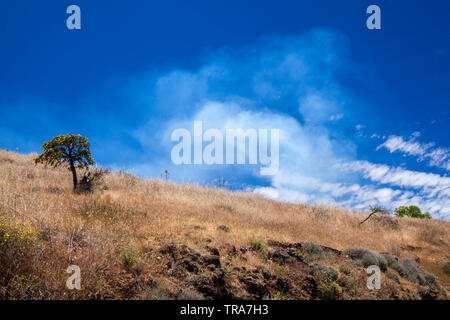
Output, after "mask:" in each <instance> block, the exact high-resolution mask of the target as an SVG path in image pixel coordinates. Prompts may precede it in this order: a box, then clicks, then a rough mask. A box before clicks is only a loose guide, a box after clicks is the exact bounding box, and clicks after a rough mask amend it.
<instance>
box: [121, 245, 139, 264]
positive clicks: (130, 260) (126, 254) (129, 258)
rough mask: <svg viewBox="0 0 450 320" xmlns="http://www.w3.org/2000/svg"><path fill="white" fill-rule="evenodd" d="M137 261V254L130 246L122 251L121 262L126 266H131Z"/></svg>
mask: <svg viewBox="0 0 450 320" xmlns="http://www.w3.org/2000/svg"><path fill="white" fill-rule="evenodd" d="M136 262H137V255H136V253H135V252H134V250H133V249H132V248H127V249H125V250H124V251H123V252H122V263H123V265H124V266H125V267H126V268H131V267H132V266H134V264H135V263H136Z"/></svg>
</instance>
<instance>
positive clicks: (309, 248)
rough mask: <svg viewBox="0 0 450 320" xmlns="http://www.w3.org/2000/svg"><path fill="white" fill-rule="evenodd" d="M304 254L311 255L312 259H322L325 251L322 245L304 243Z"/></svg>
mask: <svg viewBox="0 0 450 320" xmlns="http://www.w3.org/2000/svg"><path fill="white" fill-rule="evenodd" d="M302 249H303V253H305V254H307V255H309V256H310V257H311V258H320V257H322V256H323V249H322V247H321V246H320V245H318V244H316V243H314V242H304V243H302Z"/></svg>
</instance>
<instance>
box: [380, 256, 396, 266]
mask: <svg viewBox="0 0 450 320" xmlns="http://www.w3.org/2000/svg"><path fill="white" fill-rule="evenodd" d="M380 256H382V257H383V258H384V260H385V261H386V263H387V265H388V266H389V267H390V266H392V265H394V264H396V263H398V261H397V259H395V257H394V256H393V255H392V254H390V253H382V254H381V255H380Z"/></svg>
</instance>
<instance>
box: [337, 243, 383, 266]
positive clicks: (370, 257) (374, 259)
mask: <svg viewBox="0 0 450 320" xmlns="http://www.w3.org/2000/svg"><path fill="white" fill-rule="evenodd" d="M344 254H347V255H348V256H350V258H352V259H353V260H357V261H359V262H360V263H361V264H362V265H363V266H364V267H366V268H367V267H368V266H372V265H375V266H379V267H380V270H382V271H385V270H386V269H387V264H388V263H387V261H386V259H385V258H384V257H383V256H382V255H379V254H375V253H373V252H372V251H370V250H368V249H364V248H349V249H346V250H345V251H344Z"/></svg>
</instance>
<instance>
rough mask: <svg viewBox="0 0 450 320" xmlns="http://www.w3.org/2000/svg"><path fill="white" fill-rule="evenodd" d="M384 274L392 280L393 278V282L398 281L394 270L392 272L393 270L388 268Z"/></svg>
mask: <svg viewBox="0 0 450 320" xmlns="http://www.w3.org/2000/svg"><path fill="white" fill-rule="evenodd" d="M386 276H387V277H388V278H389V279H392V280H394V281H395V282H397V283H400V278H399V277H398V275H397V274H396V273H395V272H393V271H391V270H388V271H386Z"/></svg>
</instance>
